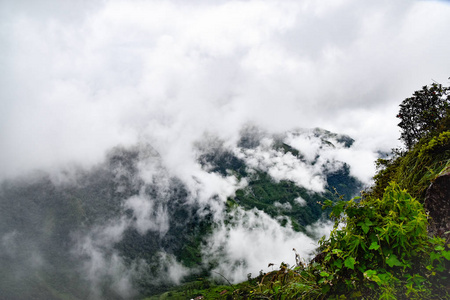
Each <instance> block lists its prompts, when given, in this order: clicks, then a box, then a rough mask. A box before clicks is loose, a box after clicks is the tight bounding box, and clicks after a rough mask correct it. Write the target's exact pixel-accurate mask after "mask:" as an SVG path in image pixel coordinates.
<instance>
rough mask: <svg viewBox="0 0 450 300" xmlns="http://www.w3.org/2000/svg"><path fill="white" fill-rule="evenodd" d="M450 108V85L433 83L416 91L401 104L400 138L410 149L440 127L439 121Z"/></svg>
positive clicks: (447, 113) (399, 116)
mask: <svg viewBox="0 0 450 300" xmlns="http://www.w3.org/2000/svg"><path fill="white" fill-rule="evenodd" d="M449 110H450V87H443V86H442V85H441V84H437V83H433V84H432V85H431V86H424V87H423V88H422V90H419V91H416V92H414V94H413V96H412V97H410V98H406V99H405V100H403V102H402V103H401V104H400V111H399V113H398V115H397V118H399V119H400V123H399V124H398V126H399V127H400V128H401V129H402V132H401V136H400V140H401V141H403V142H404V144H405V146H406V148H407V149H408V150H410V149H411V148H412V147H413V146H414V145H415V144H416V143H417V142H418V141H419V140H420V139H421V138H422V137H424V136H426V135H428V134H430V133H432V132H434V131H436V130H437V129H438V125H439V123H440V122H441V121H442V120H443V119H444V118H445V116H447V115H450V114H449Z"/></svg>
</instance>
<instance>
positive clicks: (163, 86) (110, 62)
mask: <svg viewBox="0 0 450 300" xmlns="http://www.w3.org/2000/svg"><path fill="white" fill-rule="evenodd" d="M2 6H3V7H4V8H5V9H4V10H2V11H3V13H2V19H1V24H2V26H1V27H2V30H1V35H0V38H1V40H2V44H3V45H5V46H3V47H2V48H1V49H0V52H1V54H2V55H1V57H2V72H1V74H0V80H1V82H2V86H3V88H2V90H1V96H2V99H3V100H2V118H1V119H2V121H1V131H2V143H1V144H2V148H1V149H0V154H1V155H0V159H1V163H2V166H3V168H2V174H3V175H2V176H3V177H4V176H8V175H13V174H17V173H20V172H22V171H24V170H27V169H29V168H35V167H46V166H49V165H52V164H60V163H64V162H66V161H67V160H77V161H83V162H84V163H86V164H91V163H92V162H95V161H98V160H99V159H100V158H101V156H102V155H103V153H104V151H105V150H106V149H108V148H110V147H112V146H113V145H116V144H118V143H122V144H130V143H133V142H136V140H137V139H139V137H145V139H151V140H152V142H154V144H155V146H156V147H157V150H158V151H160V152H161V153H163V155H164V156H167V159H168V160H174V161H177V157H179V160H181V161H186V160H188V159H189V158H190V155H189V152H190V151H191V149H190V147H191V146H190V143H192V141H193V140H196V139H198V137H199V136H200V135H201V134H203V132H204V131H205V130H209V131H212V132H215V133H218V134H220V135H221V136H223V137H225V138H227V139H228V138H233V137H236V134H237V131H238V130H239V129H240V128H241V126H242V124H245V123H246V122H248V121H253V122H256V123H257V124H259V125H262V126H263V127H265V128H270V129H271V130H274V131H282V130H285V129H290V128H292V127H298V126H300V127H316V126H319V127H327V129H331V130H333V131H338V132H347V133H351V134H353V136H354V137H356V138H363V137H365V136H368V137H370V139H373V140H376V141H380V143H381V144H382V145H390V144H393V143H395V139H396V137H397V135H398V134H397V132H396V128H395V117H394V116H395V109H394V110H389V111H387V110H386V107H394V108H395V107H396V105H398V103H399V102H400V101H401V100H402V99H403V98H405V97H407V96H408V95H409V94H410V93H412V91H414V90H415V89H417V88H419V87H420V86H422V85H423V84H426V83H429V82H430V81H431V79H432V78H433V79H435V80H438V81H441V82H443V83H445V80H446V78H447V77H448V74H447V72H448V65H446V64H445V61H446V59H445V58H446V57H447V53H448V50H449V47H450V46H449V42H448V39H447V38H446V31H445V28H447V27H448V22H449V21H448V20H449V18H448V16H449V14H450V7H449V5H447V4H445V3H439V2H431V1H428V2H427V1H417V2H410V1H399V2H396V3H392V2H389V1H369V2H364V4H363V3H359V2H357V1H339V2H333V4H332V5H331V4H327V5H319V4H317V3H314V2H311V1H286V2H282V3H281V2H278V1H250V2H249V1H231V2H228V1H225V2H216V3H215V4H211V3H205V2H203V1H197V2H194V3H192V4H186V3H184V2H178V1H165V2H156V1H133V2H132V3H131V2H125V1H106V2H95V1H94V2H92V3H91V2H86V1H81V2H79V3H78V2H77V5H76V6H75V7H73V8H72V5H70V9H69V5H68V4H67V3H65V2H60V1H56V2H54V1H45V2H41V3H40V5H29V3H28V4H27V5H25V2H23V1H17V3H15V1H14V2H13V1H4V2H2ZM50 8H52V9H50ZM6 45H7V46H6ZM414 70H421V71H420V72H415V71H414ZM359 116H361V117H359ZM352 121H353V122H352ZM367 121H369V122H367ZM378 127H381V128H378ZM374 128H377V130H374ZM379 129H381V130H379ZM380 143H376V144H375V145H379V144H380ZM387 147H389V146H387ZM385 148H386V147H385ZM174 149H178V151H175V150H174ZM180 154H181V155H180ZM177 163H178V161H177Z"/></svg>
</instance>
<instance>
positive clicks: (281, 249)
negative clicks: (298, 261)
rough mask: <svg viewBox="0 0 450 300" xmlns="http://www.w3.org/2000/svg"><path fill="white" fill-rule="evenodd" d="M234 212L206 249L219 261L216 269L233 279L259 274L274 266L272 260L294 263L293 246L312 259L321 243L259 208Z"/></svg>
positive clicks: (206, 252)
mask: <svg viewBox="0 0 450 300" xmlns="http://www.w3.org/2000/svg"><path fill="white" fill-rule="evenodd" d="M231 216H232V221H231V223H229V224H227V225H225V224H223V223H222V224H220V226H219V227H217V228H216V229H215V231H214V233H213V234H212V235H211V237H210V239H209V240H208V242H207V245H206V246H205V248H204V249H203V254H204V255H205V260H206V263H207V262H208V261H211V262H217V263H218V266H217V267H216V268H215V271H216V272H218V273H220V274H222V275H223V276H225V277H226V278H227V279H228V280H230V281H231V282H235V283H236V282H239V281H243V280H245V279H246V278H247V274H248V273H252V274H253V276H256V275H257V274H259V271H260V270H263V271H265V272H267V271H269V270H272V269H271V268H269V267H267V266H268V264H269V263H273V264H275V266H279V265H280V264H281V263H282V262H285V263H288V264H290V265H291V266H293V265H294V264H295V254H294V252H293V251H292V249H293V248H295V249H297V250H298V252H299V254H300V257H301V258H302V259H304V260H305V261H309V259H310V258H311V255H312V251H313V250H314V249H315V248H316V247H317V240H313V239H311V238H309V237H308V236H306V235H305V234H303V233H299V232H295V231H293V230H292V228H290V226H286V227H281V226H280V224H279V223H278V222H277V221H276V220H274V219H272V218H270V217H269V216H268V215H266V214H265V213H264V212H261V211H258V210H256V209H255V210H252V211H243V210H241V209H236V210H235V211H233V212H232V214H231ZM318 226H319V225H318Z"/></svg>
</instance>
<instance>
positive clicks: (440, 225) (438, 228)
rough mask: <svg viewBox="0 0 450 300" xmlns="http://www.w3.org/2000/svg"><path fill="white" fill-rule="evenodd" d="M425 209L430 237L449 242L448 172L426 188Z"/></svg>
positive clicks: (449, 195) (449, 202) (449, 189)
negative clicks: (438, 237) (441, 238)
mask: <svg viewBox="0 0 450 300" xmlns="http://www.w3.org/2000/svg"><path fill="white" fill-rule="evenodd" d="M425 209H426V210H427V211H428V212H429V214H430V217H431V218H432V220H431V221H430V225H429V226H428V233H429V234H430V235H436V236H440V237H443V238H445V239H446V242H447V244H448V243H449V242H450V233H449V234H445V233H446V232H448V231H450V170H447V171H446V172H445V173H444V174H442V175H440V176H438V177H437V178H436V179H435V180H434V182H433V183H431V185H430V186H429V187H428V189H427V192H426V195H425Z"/></svg>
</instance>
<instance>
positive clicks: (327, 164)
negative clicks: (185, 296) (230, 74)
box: [1, 126, 358, 298]
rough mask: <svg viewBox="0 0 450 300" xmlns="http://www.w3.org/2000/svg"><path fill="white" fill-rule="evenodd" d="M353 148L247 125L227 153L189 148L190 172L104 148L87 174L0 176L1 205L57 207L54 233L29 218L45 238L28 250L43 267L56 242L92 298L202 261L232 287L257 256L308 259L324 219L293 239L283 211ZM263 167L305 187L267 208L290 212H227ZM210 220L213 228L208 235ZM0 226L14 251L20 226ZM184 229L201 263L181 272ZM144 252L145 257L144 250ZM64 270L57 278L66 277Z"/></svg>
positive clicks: (134, 150)
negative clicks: (294, 252)
mask: <svg viewBox="0 0 450 300" xmlns="http://www.w3.org/2000/svg"><path fill="white" fill-rule="evenodd" d="M288 143H289V144H288ZM353 143H354V141H353V140H352V139H351V138H349V137H348V136H341V135H336V134H332V133H330V132H328V131H325V130H320V129H314V130H297V131H292V132H289V133H286V134H281V135H280V134H275V135H271V134H269V133H267V132H265V131H263V130H261V129H258V128H257V127H254V126H249V127H246V128H244V129H243V130H242V131H241V139H240V140H239V141H238V142H237V144H236V146H234V148H233V147H230V146H229V144H227V143H226V142H224V141H223V140H221V139H219V138H217V137H215V136H211V135H207V136H205V139H204V140H203V141H198V142H196V143H195V144H194V149H197V150H195V151H197V152H196V155H195V156H194V157H195V158H196V160H197V161H198V163H197V166H198V168H194V169H193V170H192V173H189V174H184V175H183V176H177V175H178V174H179V173H177V172H173V170H172V169H168V168H167V167H166V166H165V165H164V160H163V159H162V156H161V155H160V154H159V153H158V152H157V151H156V150H155V149H154V148H152V147H151V146H150V145H148V144H145V143H141V144H140V145H139V146H134V147H131V148H128V149H127V148H123V147H117V148H115V149H113V150H111V151H109V153H108V155H107V159H106V161H105V163H103V164H100V165H96V166H94V167H92V168H91V169H88V170H83V169H76V170H74V171H66V172H60V173H58V172H56V173H54V174H51V173H47V174H48V175H44V176H42V175H41V176H36V175H35V177H34V180H29V179H27V178H26V177H23V178H21V179H20V180H9V181H8V180H7V181H4V182H3V183H2V189H1V190H2V195H5V194H7V195H9V196H8V199H9V200H7V199H6V198H3V199H2V203H3V205H4V207H6V206H7V204H6V203H5V202H7V201H13V200H16V203H15V204H14V205H12V206H13V207H14V206H16V208H17V209H18V210H19V211H20V201H23V202H26V201H30V200H31V201H32V202H31V203H33V205H34V206H35V207H36V209H37V210H42V208H40V206H42V205H43V206H46V205H48V206H47V208H48V209H51V210H54V214H55V215H54V217H52V218H53V219H54V218H56V219H58V217H57V216H58V215H56V213H57V212H58V211H59V212H60V213H61V214H60V216H64V218H68V219H65V221H64V222H63V223H61V224H60V225H59V226H61V228H59V230H61V233H60V234H56V235H55V233H56V232H55V230H56V228H55V227H54V226H58V225H56V224H53V225H52V222H54V221H51V219H52V218H50V219H49V218H48V216H42V219H43V220H45V222H44V224H42V221H41V224H40V225H39V222H40V221H38V220H36V223H37V224H36V225H37V226H35V227H34V229H33V230H37V232H38V234H37V236H39V237H41V238H42V236H43V235H44V236H49V237H51V238H50V240H48V241H46V242H42V241H39V242H38V241H35V243H36V244H37V245H41V246H35V248H36V250H35V251H32V253H35V254H34V256H39V257H41V265H40V266H45V265H46V264H52V262H51V261H52V259H50V258H49V257H48V255H49V253H47V248H48V247H49V246H50V245H52V244H53V246H54V244H58V245H61V243H62V245H64V247H62V248H61V249H60V251H59V252H58V251H56V252H57V253H56V254H55V250H53V251H51V253H53V255H54V256H55V257H62V256H64V257H66V253H70V255H69V259H68V261H67V262H66V263H65V264H66V265H68V266H70V265H71V264H75V262H76V267H74V269H75V270H76V273H77V274H80V275H82V278H84V281H83V280H81V279H80V282H79V283H78V284H79V285H86V284H87V285H88V286H89V287H90V288H89V290H91V291H92V293H93V295H95V297H99V298H101V297H104V296H105V295H103V294H102V293H101V292H100V290H102V289H104V288H106V287H108V288H107V290H108V291H110V292H111V293H113V294H115V295H121V296H123V297H131V296H132V295H135V294H136V293H141V292H143V291H142V287H139V285H137V286H136V281H137V278H141V279H142V276H144V277H145V278H146V280H147V286H151V287H152V289H155V288H156V289H157V287H159V288H161V287H164V286H166V285H170V284H177V283H180V282H181V280H183V278H186V277H189V275H190V274H197V273H199V272H200V273H201V272H204V270H205V269H208V268H211V267H207V266H208V265H209V266H213V269H212V270H215V272H219V273H220V274H223V275H225V276H227V278H229V279H230V280H232V282H238V281H240V280H243V279H245V277H246V275H247V274H248V273H249V270H252V271H253V272H257V271H259V269H258V270H256V268H260V266H261V261H276V260H281V259H282V260H285V259H286V257H291V256H292V255H291V253H290V252H291V249H292V247H293V246H296V247H297V249H299V252H300V253H301V255H302V256H303V257H305V258H307V257H309V256H310V255H312V254H311V252H312V251H313V250H314V248H315V242H316V241H317V239H318V238H319V237H320V236H319V235H320V234H318V233H319V232H320V233H325V232H326V231H327V229H326V228H330V227H329V226H330V224H329V223H328V221H321V220H320V219H316V220H317V221H316V222H317V223H316V224H306V225H307V226H306V227H305V231H304V232H297V231H295V230H293V227H292V225H290V224H291V218H290V217H288V215H289V211H291V210H293V208H294V207H296V209H304V208H305V207H306V208H308V205H310V204H306V203H305V202H302V201H300V200H298V199H303V198H306V199H308V197H309V196H311V195H312V196H314V195H319V194H320V193H322V192H323V188H324V186H325V185H326V182H325V181H323V180H324V179H323V178H325V177H323V178H322V177H321V176H325V173H326V172H328V173H333V172H336V171H338V170H340V169H341V168H342V167H343V166H344V162H341V161H338V160H337V158H339V157H340V156H339V155H337V154H336V153H337V152H339V151H355V153H356V152H358V150H351V147H352V145H353ZM292 145H296V148H295V147H293V146H292ZM277 149H278V150H277ZM334 151H337V152H336V153H335V152H334ZM314 152H315V154H314ZM333 153H334V154H333ZM349 163H350V162H349ZM312 164H314V165H312ZM349 166H350V170H351V165H349ZM260 172H262V173H267V174H268V175H269V176H270V177H269V178H271V179H270V180H271V181H273V182H274V184H277V182H278V183H282V182H283V181H285V180H287V181H289V182H293V186H299V187H301V188H302V189H303V190H304V192H301V194H298V195H297V196H296V197H294V198H292V202H283V203H281V202H275V203H274V205H275V206H274V207H275V208H276V209H278V211H279V212H280V213H282V212H285V213H287V214H288V215H286V216H284V217H283V216H282V214H281V215H280V216H279V217H276V218H274V216H275V215H273V212H269V214H268V213H266V212H265V211H264V210H261V209H257V208H256V207H254V208H252V209H250V210H248V208H245V209H243V208H241V207H239V206H238V207H236V208H235V209H233V210H231V211H230V210H229V209H228V208H227V205H226V203H227V201H228V200H227V199H230V197H231V198H233V197H235V196H236V194H235V193H236V191H237V190H243V191H245V190H246V188H247V186H248V185H249V183H251V182H252V180H259V179H258V178H259V176H261V175H258V174H259V173H260ZM262 173H261V174H262ZM174 174H177V175H174ZM243 175H245V176H243ZM186 178H188V180H185V179H186ZM308 178H309V179H308ZM318 178H319V179H320V178H321V179H320V180H319V179H318ZM21 186H29V188H27V190H28V192H27V193H28V194H27V195H28V196H25V197H24V195H21V196H20V194H19V197H17V196H18V195H17V192H20V190H21V189H22V188H21ZM37 191H40V192H37ZM248 192H250V193H255V191H252V190H247V192H246V193H248ZM11 193H12V194H11ZM14 193H16V199H15V197H14V196H12V195H14ZM20 193H22V192H20ZM39 194H41V196H39ZM9 197H11V198H9ZM20 198H22V200H19V199H20ZM27 199H29V200H27ZM32 199H35V200H32ZM37 199H40V200H37ZM236 199H237V198H236ZM42 201H43V202H42ZM58 201H63V202H58ZM281 201H283V200H281ZM304 201H305V200H304ZM46 202H47V203H46ZM9 203H10V204H11V202H9ZM17 205H19V207H17ZM7 210H11V208H8V209H7ZM33 210H34V209H32V211H31V212H28V214H30V213H31V215H30V216H33V214H36V212H33ZM5 211H6V210H5ZM42 211H43V212H44V211H45V209H44V210H42ZM58 214H59V213H58ZM24 217H25V216H24ZM9 219H11V216H9ZM32 219H36V216H34V217H33V218H32ZM37 219H39V218H37ZM5 221H6V220H5ZM66 221H69V222H68V223H66ZM6 222H7V221H6ZM210 222H212V224H214V225H213V227H211V228H210V227H209V226H210V225H208V224H211V223H210ZM12 223H13V224H15V223H17V222H12ZM45 223H49V225H46V224H45ZM4 224H6V223H4ZM281 224H284V226H281ZM49 226H50V227H49ZM3 228H4V230H5V229H6V231H5V232H4V233H3V238H2V239H3V240H4V241H5V242H4V243H3V245H4V246H6V245H9V246H11V245H14V244H16V245H20V244H21V242H20V240H19V239H18V237H19V235H28V234H30V233H28V231H29V230H30V228H27V226H25V227H22V228H21V227H19V228H14V229H13V230H12V231H11V229H10V230H9V231H8V230H7V228H9V226H4V227H3ZM208 228H209V229H208ZM22 230H25V231H24V232H22ZM33 230H32V231H33ZM192 230H193V231H194V232H203V233H204V234H202V235H201V238H200V240H201V242H200V244H197V245H198V246H197V247H200V248H199V250H200V252H199V253H200V255H201V256H200V257H201V260H199V258H195V257H194V260H197V261H198V262H197V263H196V264H194V265H192V264H190V265H189V259H192V257H190V258H188V260H186V259H184V260H183V255H185V254H183V249H184V247H185V245H186V244H189V243H192V239H194V240H195V234H194V236H193V235H192ZM61 234H63V235H64V236H63V237H62V236H61ZM52 239H53V240H52ZM31 240H32V239H31ZM150 241H151V242H150ZM242 241H251V242H250V243H249V244H247V243H246V247H245V251H242V250H243V249H242ZM136 245H138V246H136ZM299 245H303V246H302V247H299ZM53 246H52V247H53ZM145 248H146V249H148V250H147V252H146V254H143V252H142V249H145ZM133 249H134V250H133ZM150 249H152V250H150ZM260 249H266V250H265V251H260ZM2 253H3V252H2ZM19 253H20V251H19ZM133 253H134V254H133ZM180 255H181V256H180ZM18 257H19V256H18V255H12V254H9V256H7V259H8V260H9V261H10V262H16V263H17V260H18ZM61 259H62V258H61ZM65 259H67V257H66V258H65ZM180 259H181V260H180ZM186 263H187V264H186ZM68 266H66V269H65V272H69V271H68V269H67V268H68ZM16 269H20V268H16ZM36 269H37V270H39V269H40V267H36ZM61 269H62V270H64V268H61ZM150 270H151V271H150ZM69 273H70V272H69ZM163 278H164V279H163ZM86 280H87V282H86Z"/></svg>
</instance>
